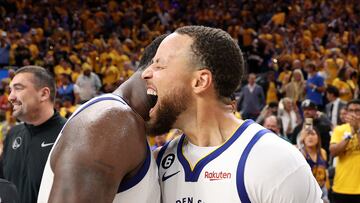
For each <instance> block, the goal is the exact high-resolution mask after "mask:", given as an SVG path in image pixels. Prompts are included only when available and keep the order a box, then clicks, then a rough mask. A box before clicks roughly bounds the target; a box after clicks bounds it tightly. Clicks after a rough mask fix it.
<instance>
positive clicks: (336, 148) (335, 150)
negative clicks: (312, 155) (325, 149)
mask: <svg viewBox="0 0 360 203" xmlns="http://www.w3.org/2000/svg"><path fill="white" fill-rule="evenodd" d="M348 143H349V140H342V141H341V142H339V143H335V144H334V143H332V144H330V147H329V150H330V154H331V156H332V157H336V156H339V154H341V153H342V152H344V151H345V149H346V145H347V144H348Z"/></svg>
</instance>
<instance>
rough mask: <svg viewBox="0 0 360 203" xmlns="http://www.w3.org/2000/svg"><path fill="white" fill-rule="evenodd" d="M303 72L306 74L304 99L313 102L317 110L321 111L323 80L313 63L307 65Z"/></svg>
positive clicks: (323, 89)
mask: <svg viewBox="0 0 360 203" xmlns="http://www.w3.org/2000/svg"><path fill="white" fill-rule="evenodd" d="M305 70H306V72H307V73H308V79H307V81H306V98H307V99H310V101H312V102H314V103H315V104H316V105H317V106H318V107H319V109H323V98H322V93H323V92H324V91H325V84H324V78H322V77H321V76H320V75H319V73H318V72H317V71H316V65H315V64H314V63H309V64H308V65H307V66H306V68H305Z"/></svg>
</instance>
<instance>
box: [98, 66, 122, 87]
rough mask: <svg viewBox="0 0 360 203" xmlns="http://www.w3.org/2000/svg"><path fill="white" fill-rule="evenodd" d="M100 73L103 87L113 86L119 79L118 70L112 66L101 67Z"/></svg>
mask: <svg viewBox="0 0 360 203" xmlns="http://www.w3.org/2000/svg"><path fill="white" fill-rule="evenodd" d="M101 73H102V74H103V85H112V84H115V83H116V82H117V81H118V80H119V78H120V73H119V70H118V68H117V67H116V66H114V65H109V66H104V67H102V68H101Z"/></svg>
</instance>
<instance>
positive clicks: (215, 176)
mask: <svg viewBox="0 0 360 203" xmlns="http://www.w3.org/2000/svg"><path fill="white" fill-rule="evenodd" d="M205 178H206V179H209V180H210V181H214V180H223V179H230V178H231V173H227V172H223V171H220V172H215V171H213V172H208V171H205Z"/></svg>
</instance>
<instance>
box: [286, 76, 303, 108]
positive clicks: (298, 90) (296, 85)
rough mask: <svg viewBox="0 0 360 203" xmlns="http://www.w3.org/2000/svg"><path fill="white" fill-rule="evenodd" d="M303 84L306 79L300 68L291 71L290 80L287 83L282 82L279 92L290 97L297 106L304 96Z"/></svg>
mask: <svg viewBox="0 0 360 203" xmlns="http://www.w3.org/2000/svg"><path fill="white" fill-rule="evenodd" d="M305 85H306V81H305V80H304V76H303V74H302V72H301V70H300V69H296V70H294V71H293V73H292V76H291V80H290V82H289V83H283V86H282V87H281V90H280V91H281V92H282V93H284V94H285V97H289V98H290V99H292V100H293V101H294V102H295V103H296V105H297V106H300V105H298V104H299V103H301V102H302V101H303V100H304V98H305Z"/></svg>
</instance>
